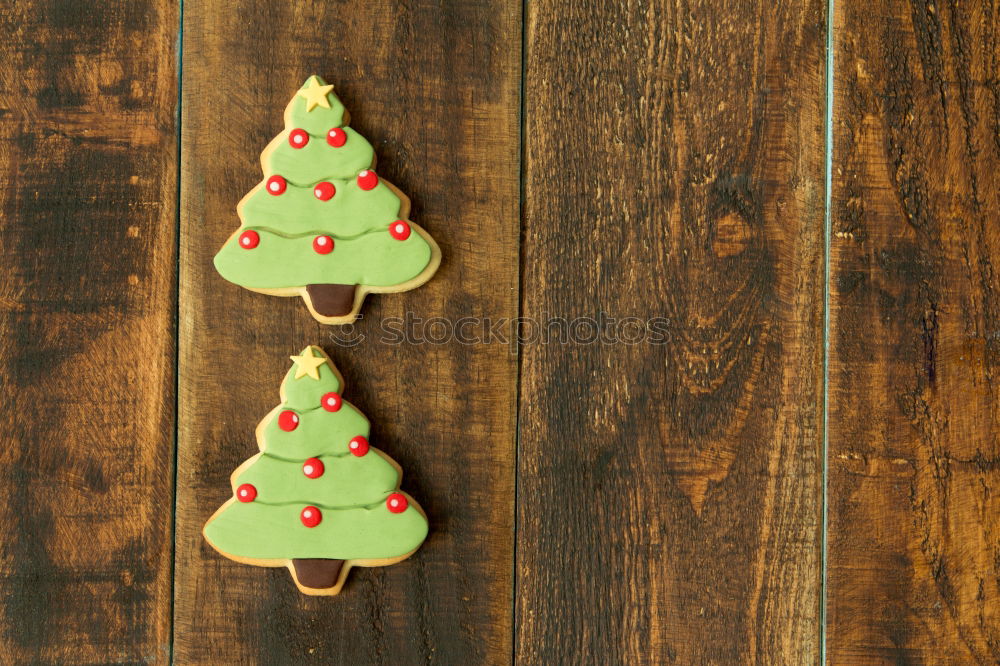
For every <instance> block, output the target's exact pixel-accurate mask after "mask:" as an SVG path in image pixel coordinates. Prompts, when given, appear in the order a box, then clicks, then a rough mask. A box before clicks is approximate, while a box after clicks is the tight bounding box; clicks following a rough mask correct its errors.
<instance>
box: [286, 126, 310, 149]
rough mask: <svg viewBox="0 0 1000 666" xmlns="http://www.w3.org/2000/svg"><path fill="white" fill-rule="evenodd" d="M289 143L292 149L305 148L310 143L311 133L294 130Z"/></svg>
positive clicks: (289, 136) (289, 137)
mask: <svg viewBox="0 0 1000 666" xmlns="http://www.w3.org/2000/svg"><path fill="white" fill-rule="evenodd" d="M288 143H290V144H291V145H292V148H304V147H305V145H306V144H307V143H309V133H308V132H306V131H305V130H304V129H293V130H292V133H291V134H289V135H288Z"/></svg>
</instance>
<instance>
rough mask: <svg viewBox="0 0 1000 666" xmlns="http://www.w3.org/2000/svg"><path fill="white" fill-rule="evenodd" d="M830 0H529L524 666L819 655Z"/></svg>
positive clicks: (521, 531) (520, 556)
mask: <svg viewBox="0 0 1000 666" xmlns="http://www.w3.org/2000/svg"><path fill="white" fill-rule="evenodd" d="M824 4H825V3H823V2H817V1H814V0H801V1H797V2H784V3H777V4H775V3H745V2H740V3H736V2H733V3H722V4H721V5H720V3H718V2H693V3H685V4H682V5H679V6H677V5H673V6H661V5H660V4H656V3H652V4H650V5H642V4H636V3H628V4H627V5H624V6H623V5H615V6H614V7H611V6H594V5H591V4H590V3H570V2H557V1H556V0H543V1H541V2H535V3H531V4H530V5H529V10H528V17H527V20H528V26H527V41H526V46H525V50H526V57H527V76H526V81H525V92H524V95H525V101H526V114H527V115H526V119H525V135H524V136H525V146H526V147H525V187H526V190H525V204H524V208H525V214H524V225H525V229H524V233H523V237H524V239H525V240H524V244H523V246H522V252H523V255H524V260H523V264H524V274H523V282H522V284H523V287H522V298H523V303H524V306H523V311H524V314H525V315H526V316H528V317H532V318H544V317H553V316H563V317H567V318H571V319H572V318H577V317H594V318H596V317H597V316H598V313H599V312H604V313H606V315H607V317H614V318H616V319H617V320H618V321H619V322H620V321H622V320H623V318H625V317H638V318H639V319H640V320H642V321H643V322H649V321H650V320H652V319H653V318H654V317H663V318H666V319H667V320H668V321H667V324H666V330H667V336H666V337H667V339H666V340H664V341H663V343H661V344H654V343H653V342H652V341H650V340H649V338H646V341H645V342H642V343H640V344H632V345H629V344H625V343H623V342H619V343H616V344H601V343H594V344H582V341H583V340H586V339H587V335H588V333H587V331H588V328H587V327H588V324H577V333H578V335H579V336H580V340H581V343H578V344H576V345H574V346H571V347H567V346H566V345H560V344H557V343H555V342H554V341H552V340H550V343H549V344H533V345H528V346H526V347H525V349H524V350H523V353H522V358H523V361H522V362H523V369H522V382H523V383H522V389H521V396H522V398H521V411H520V426H519V427H520V440H519V472H518V497H519V498H522V499H520V500H519V502H518V523H517V526H518V532H517V558H516V559H517V572H518V573H517V576H518V578H517V581H518V582H517V601H516V607H517V616H518V618H517V622H516V626H517V631H516V645H517V656H518V658H519V661H521V662H522V663H526V664H555V663H576V662H579V661H580V660H589V659H599V660H600V661H601V663H628V664H640V663H682V664H701V663H747V662H753V661H759V662H761V663H808V662H815V661H816V660H817V659H818V651H819V645H818V631H819V620H818V616H819V603H820V601H819V579H820V548H819V537H820V532H819V523H820V506H821V505H820V501H821V500H820V497H821V480H820V479H821V476H820V460H819V445H820V436H819V433H820V423H821V421H820V414H821V385H822V372H821V361H822V346H821V340H822V336H821V332H822V326H821V322H822V275H823V270H822V267H823V263H822V260H823V251H822V248H823V108H824V97H823V90H824V86H823V74H824V40H825V18H826V17H825V9H824ZM661 324H662V322H661ZM630 328H631V330H632V331H635V330H636V325H635V324H634V323H631V324H624V325H622V324H614V325H611V324H608V325H607V327H606V329H605V330H607V331H611V330H618V331H619V332H621V331H622V330H629V329H630ZM608 335H610V334H608ZM626 337H627V336H622V338H623V339H624V338H626ZM636 337H638V336H636ZM628 339H634V338H631V337H629V338H628Z"/></svg>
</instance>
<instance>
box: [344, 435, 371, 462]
mask: <svg viewBox="0 0 1000 666" xmlns="http://www.w3.org/2000/svg"><path fill="white" fill-rule="evenodd" d="M347 448H348V450H350V452H351V453H353V454H354V455H356V456H357V457H359V458H360V457H361V456H363V455H365V454H366V453H368V440H367V439H365V438H364V437H362V436H361V435H358V436H357V437H355V438H354V439H352V440H351V441H350V442H348V443H347Z"/></svg>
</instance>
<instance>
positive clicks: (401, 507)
mask: <svg viewBox="0 0 1000 666" xmlns="http://www.w3.org/2000/svg"><path fill="white" fill-rule="evenodd" d="M408 504H409V502H407V501H406V495H404V494H403V493H393V494H391V495H389V496H388V497H386V498H385V508H387V509H389V511H391V512H393V513H403V512H404V511H406V507H407V505H408Z"/></svg>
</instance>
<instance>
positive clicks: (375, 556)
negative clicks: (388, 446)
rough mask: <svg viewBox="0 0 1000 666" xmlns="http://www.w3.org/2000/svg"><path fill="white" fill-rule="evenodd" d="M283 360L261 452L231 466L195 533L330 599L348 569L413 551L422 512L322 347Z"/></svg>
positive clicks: (423, 529)
mask: <svg viewBox="0 0 1000 666" xmlns="http://www.w3.org/2000/svg"><path fill="white" fill-rule="evenodd" d="M291 358H292V360H293V361H294V362H295V363H294V365H293V366H292V368H291V370H289V371H288V374H286V375H285V379H284V381H283V382H282V383H281V404H280V405H278V406H277V407H275V408H274V409H273V410H272V411H271V412H270V413H269V414H268V415H267V416H265V417H264V420H263V421H261V422H260V424H259V425H258V426H257V431H256V432H257V444H258V446H259V447H260V453H258V454H257V455H255V456H253V457H252V458H250V459H249V460H247V461H246V462H244V463H243V464H242V465H240V466H239V467H238V468H237V469H236V471H235V472H233V475H232V477H231V483H232V487H233V497H232V498H230V499H229V501H227V502H226V503H225V504H223V505H222V507H221V508H220V509H219V510H218V511H216V512H215V515H213V516H212V517H211V518H210V519H209V521H208V523H206V524H205V528H204V530H203V534H204V535H205V539H207V540H208V542H209V543H210V544H211V545H212V547H213V548H215V549H216V550H218V551H219V552H220V553H222V554H223V555H225V556H226V557H228V558H230V559H233V560H236V561H237V562H243V563H246V564H254V565H258V566H264V567H280V566H285V567H288V570H289V571H290V572H291V574H292V578H293V579H294V580H295V584H296V585H297V586H298V588H299V590H301V591H302V592H304V593H305V594H313V595H332V594H337V593H338V592H340V589H341V587H342V586H343V585H344V580H345V579H346V578H347V572H348V571H349V570H350V568H351V567H352V566H362V567H376V566H385V565H388V564H394V563H396V562H399V561H401V560H405V559H406V558H407V557H409V556H410V555H412V554H413V553H414V551H416V549H417V548H419V547H420V544H421V543H423V541H424V538H425V537H426V536H427V518H426V517H425V516H424V513H423V511H422V510H421V508H420V506H419V505H418V504H417V503H416V501H414V500H413V498H411V497H410V496H409V495H407V494H406V493H404V492H401V491H400V490H399V484H400V481H401V479H402V471H401V470H400V468H399V465H397V464H396V463H395V461H393V460H392V458H390V457H389V456H387V455H386V454H384V453H382V452H381V451H379V450H378V449H376V448H374V447H372V446H369V444H368V431H369V424H368V420H367V419H366V418H365V417H364V415H362V414H361V412H359V411H358V410H357V409H356V408H355V407H354V406H353V405H351V404H350V403H348V402H346V401H344V400H343V399H341V397H340V396H341V392H342V391H343V387H344V380H343V377H341V375H340V373H339V372H338V371H337V368H335V367H334V365H333V362H332V361H330V359H329V358H328V357H327V355H326V354H325V353H323V350H322V349H320V348H319V347H314V346H310V347H306V348H305V349H304V350H303V351H302V353H301V354H300V355H299V356H292V357H291Z"/></svg>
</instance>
